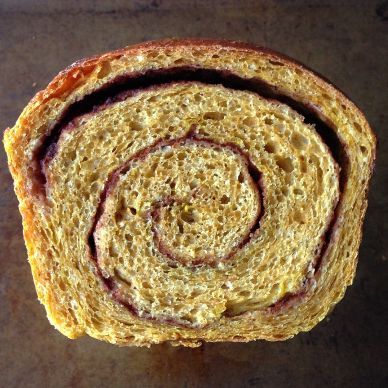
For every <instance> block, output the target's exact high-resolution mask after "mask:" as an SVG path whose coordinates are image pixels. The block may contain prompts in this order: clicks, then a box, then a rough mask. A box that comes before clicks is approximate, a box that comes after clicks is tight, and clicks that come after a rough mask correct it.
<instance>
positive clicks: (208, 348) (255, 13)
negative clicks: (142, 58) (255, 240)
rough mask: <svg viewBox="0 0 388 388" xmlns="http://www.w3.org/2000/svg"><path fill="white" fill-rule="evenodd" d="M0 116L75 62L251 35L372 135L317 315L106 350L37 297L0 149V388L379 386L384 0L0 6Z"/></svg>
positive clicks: (383, 285) (386, 368) (386, 121)
mask: <svg viewBox="0 0 388 388" xmlns="http://www.w3.org/2000/svg"><path fill="white" fill-rule="evenodd" d="M0 20H1V22H0V52H1V62H0V127H1V128H3V129H4V128H6V127H7V126H10V125H13V123H14V122H15V120H16V118H17V116H18V115H19V113H20V112H21V110H22V109H23V107H24V106H25V104H26V103H27V102H28V100H29V99H30V98H31V97H32V96H33V95H34V93H35V92H36V91H38V90H39V89H41V88H43V87H44V86H45V85H46V84H47V83H48V82H49V81H50V80H51V78H52V77H53V76H54V75H55V74H56V73H57V72H58V71H59V70H61V69H62V68H64V67H65V66H67V65H68V64H70V63H71V62H73V61H75V60H76V59H79V58H82V57H86V56H89V55H93V54H96V53H102V52H105V51H109V50H111V49H114V48H119V47H122V46H125V45H128V44H130V43H135V42H140V41H144V40H148V39H157V38H162V37H187V36H189V37H213V38H228V39H239V40H243V41H248V42H254V43H258V44H260V45H265V46H268V47H271V48H273V49H275V50H278V51H281V52H283V53H285V54H288V55H290V56H292V57H294V58H296V59H298V60H300V61H302V62H304V63H306V64H307V65H309V66H310V67H312V68H313V69H315V70H317V71H319V72H321V73H322V74H324V75H325V76H326V77H328V78H329V79H330V80H332V81H333V82H334V83H335V84H336V85H337V86H338V87H340V88H341V89H342V90H344V91H345V93H346V94H348V95H349V96H351V97H352V99H353V100H354V101H355V102H356V103H357V104H358V105H359V106H360V107H361V109H362V110H363V111H364V112H365V114H366V116H367V118H368V119H369V121H370V123H371V125H372V127H373V128H374V129H375V131H376V132H377V135H378V137H379V143H380V144H379V151H378V159H377V165H376V171H375V174H374V177H373V181H372V187H371V191H370V205H369V209H368V213H367V218H366V224H365V227H364V239H363V243H362V246H361V251H360V258H359V267H358V272H357V277H356V280H355V282H354V285H353V286H352V287H351V288H349V289H348V291H347V293H346V296H345V299H344V300H343V301H342V302H341V303H340V304H339V305H338V306H337V308H336V309H335V310H334V311H333V313H332V314H331V315H330V317H329V318H327V319H326V320H325V321H324V322H322V323H321V324H319V325H318V326H317V327H316V328H315V329H313V330H312V331H311V332H310V333H306V334H300V335H298V336H297V337H295V338H294V339H292V340H289V341H287V342H283V343H267V342H256V343H249V344H206V345H204V346H202V347H201V348H198V349H184V348H173V347H171V346H169V345H161V346H154V347H152V348H150V349H136V348H117V347H114V346H112V345H108V344H105V343H101V342H98V341H95V340H92V339H90V338H82V339H79V340H75V341H72V340H69V339H67V338H65V337H63V336H62V335H61V334H59V333H58V332H57V331H56V330H55V329H53V328H52V327H51V326H50V324H49V322H48V321H47V319H46V317H45V312H44V308H43V307H42V306H41V305H40V304H39V303H38V302H37V299H36V294H35V290H34V286H33V282H32V277H31V273H30V268H29V265H28V262H27V259H26V250H25V247H24V243H23V238H22V228H21V219H20V216H19V213H18V209H17V201H16V198H15V195H14V193H13V188H12V181H11V177H10V175H9V173H8V170H7V166H6V157H5V153H4V150H3V148H2V147H1V148H0V327H1V329H0V386H6V387H11V386H12V387H42V386H45V387H97V386H98V387H104V386H109V387H121V386H130V387H167V386H169V387H205V386H216V387H229V386H230V387H244V386H247V387H249V386H257V387H302V386H303V387H304V386H309V387H322V386H330V387H344V386H352V387H364V386H368V387H384V386H385V387H386V386H388V362H387V360H388V334H387V322H388V304H387V302H386V299H387V294H388V282H387V273H388V272H387V271H388V128H387V126H388V109H387V107H388V66H387V64H388V1H384V0H380V1H361V0H360V1H350V0H348V1H345V0H344V1H337V0H332V1H304V0H294V1H276V0H268V1H250V0H249V1H241V0H240V1H232V0H229V1H213V2H211V1H206V0H201V1H198V0H197V1H184V0H171V1H157V0H153V1H123V0H114V1H109V2H105V1H92V0H87V1H75V0H69V1H60V0H52V1H46V2H43V1H33V0H19V1H17V2H15V1H12V0H3V1H1V3H0Z"/></svg>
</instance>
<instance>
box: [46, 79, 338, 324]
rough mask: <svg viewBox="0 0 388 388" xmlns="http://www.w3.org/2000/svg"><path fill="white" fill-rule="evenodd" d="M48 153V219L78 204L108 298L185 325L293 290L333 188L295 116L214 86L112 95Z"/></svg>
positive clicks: (331, 174) (334, 176) (317, 147)
mask: <svg viewBox="0 0 388 388" xmlns="http://www.w3.org/2000/svg"><path fill="white" fill-rule="evenodd" d="M108 120H109V121H108ZM105 123H108V124H105ZM49 154H50V155H49V156H46V159H45V162H44V165H45V174H46V179H47V184H46V187H47V192H48V198H49V199H50V200H51V201H52V202H53V203H56V204H59V205H58V209H57V212H58V213H57V214H58V219H61V218H62V217H65V216H66V214H69V213H70V214H77V215H78V214H82V218H80V219H77V220H76V222H77V224H78V226H77V228H76V230H79V229H81V230H82V229H83V230H84V231H88V234H87V235H86V236H85V232H84V241H85V242H88V244H89V251H90V252H91V256H92V260H93V261H95V262H96V266H97V269H98V273H99V274H100V276H101V278H102V279H103V280H104V282H105V284H106V286H107V290H108V292H109V293H110V295H111V296H112V298H113V299H114V300H116V301H117V302H119V303H121V304H123V305H124V306H126V307H127V308H128V309H129V310H130V311H131V312H132V313H135V314H136V315H138V316H140V317H143V318H152V319H157V320H161V321H163V322H172V323H173V324H178V325H185V326H190V327H202V326H205V325H208V324H211V323H212V322H214V321H215V320H219V319H220V318H221V317H223V316H225V317H227V316H230V317H231V316H236V315H239V314H242V313H245V312H247V311H250V310H252V309H265V308H268V307H270V306H274V305H276V303H277V302H278V301H279V300H282V298H284V297H289V296H290V295H298V294H300V290H301V289H302V288H303V287H304V285H305V284H306V279H307V278H308V277H309V276H311V273H312V272H314V268H315V264H316V259H317V258H318V257H319V255H320V252H321V248H322V245H323V242H324V240H323V239H324V235H325V233H326V231H327V229H328V226H329V224H330V222H331V219H332V217H333V212H334V209H335V207H336V205H337V202H338V198H339V184H338V173H337V165H336V163H335V161H334V160H333V158H332V157H331V155H330V153H329V152H328V149H327V147H326V145H325V144H324V143H323V142H322V140H321V139H320V137H319V136H318V135H317V134H316V133H315V131H314V129H313V128H312V127H311V126H309V125H307V124H305V123H304V122H303V118H302V117H301V116H299V115H298V114H297V113H296V112H294V111H293V110H292V109H291V108H289V107H288V106H286V105H283V104H281V103H278V102H276V101H270V100H266V99H263V98H262V97H260V96H259V95H257V94H255V93H252V92H247V91H240V90H232V89H229V88H225V87H223V86H220V85H206V84H202V83H197V82H183V83H179V82H177V83H175V84H167V85H163V86H159V87H157V88H152V87H151V88H146V89H143V90H139V91H138V92H137V93H135V94H130V95H125V97H123V96H121V98H120V99H119V100H117V101H115V102H111V103H109V104H106V105H104V106H102V107H101V108H100V109H99V110H97V111H96V112H93V113H90V114H87V115H83V116H81V117H78V118H76V119H74V120H73V121H72V122H71V123H69V124H68V125H67V127H66V128H64V129H62V131H61V134H60V136H59V138H58V141H57V143H56V151H55V152H51V153H49ZM59 169H60V170H61V173H58V172H57V170H59ZM64 186H66V187H67V188H68V190H69V194H70V195H69V197H68V198H67V199H66V200H65V201H63V200H62V201H61V195H63V187H64ZM80 193H82V194H83V195H84V197H81V196H80ZM312 198H313V200H311V199H312ZM91 220H94V223H93V225H92V227H90V222H91ZM83 249H85V250H86V251H88V247H84V248H83ZM252 285H254V287H252Z"/></svg>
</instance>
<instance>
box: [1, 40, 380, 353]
mask: <svg viewBox="0 0 388 388" xmlns="http://www.w3.org/2000/svg"><path fill="white" fill-rule="evenodd" d="M198 48H200V49H201V50H200V51H201V52H202V54H201V55H203V56H202V57H201V58H200V59H198V61H199V62H198V63H199V66H202V65H205V66H209V65H211V66H214V68H219V67H220V66H223V63H222V60H223V58H224V60H227V59H230V58H232V59H233V58H237V60H238V58H240V57H241V58H243V60H244V61H246V62H247V63H248V62H249V61H251V58H253V57H255V56H257V58H259V59H260V61H262V62H263V63H269V66H270V64H271V61H272V62H273V63H272V65H273V66H274V67H273V69H275V68H276V66H278V65H279V67H281V68H284V67H285V68H287V69H288V70H289V71H290V72H292V73H293V74H295V77H301V78H305V79H308V80H309V83H310V85H311V86H312V87H315V88H316V90H315V91H314V93H315V95H317V93H321V94H322V96H323V97H317V101H318V102H321V101H320V98H326V97H324V95H326V96H328V97H329V101H335V102H334V104H333V105H334V107H335V108H333V109H337V111H338V113H337V116H338V117H339V118H338V120H337V116H336V115H335V114H334V113H333V112H332V111H330V110H329V108H328V107H329V103H328V104H326V102H323V101H322V104H321V105H319V106H318V110H319V111H320V112H321V116H322V117H321V118H323V119H324V120H326V121H327V122H330V123H331V125H334V126H335V127H336V130H337V131H339V135H340V140H341V142H342V143H343V144H344V146H345V151H346V152H348V153H349V155H350V159H351V161H350V170H349V176H348V179H349V180H348V182H350V183H347V186H346V187H345V192H344V198H345V199H344V202H345V203H344V204H342V206H341V209H340V210H339V221H338V223H337V225H336V228H337V229H338V230H337V231H336V232H335V233H333V238H332V239H331V240H330V242H329V247H328V248H327V255H328V259H327V265H328V266H330V265H333V266H334V268H336V266H337V264H338V262H340V264H338V267H339V268H340V272H339V275H338V277H337V278H333V279H334V280H332V281H333V282H335V284H337V286H336V290H335V291H333V295H332V296H331V297H330V298H329V299H324V297H323V296H322V295H323V294H322V292H324V285H321V284H320V282H322V280H320V279H319V278H318V279H317V282H318V285H317V288H316V289H313V290H312V291H311V294H310V296H309V299H308V301H307V302H306V306H310V305H311V306H312V307H311V311H310V310H308V309H310V307H306V308H305V307H303V306H302V307H301V308H300V309H301V311H300V312H299V313H298V314H299V315H300V316H303V314H306V318H305V321H304V322H301V321H300V320H299V321H297V322H296V323H295V326H293V325H294V324H293V323H292V321H293V320H294V318H293V317H294V315H293V314H294V312H292V311H291V312H283V313H282V314H283V315H282V314H280V315H279V317H280V321H281V320H282V319H283V318H281V317H284V324H282V323H280V324H278V323H276V322H275V321H277V320H278V318H275V319H274V317H273V316H268V317H267V318H265V320H264V321H263V322H264V323H263V324H262V325H263V326H260V325H259V326H258V327H253V326H252V325H253V324H252V323H249V319H250V318H249V316H250V314H246V315H247V316H246V317H244V316H243V317H239V318H236V319H235V320H231V323H230V326H229V327H228V328H226V329H221V328H219V327H216V328H214V329H210V330H209V331H208V332H205V331H202V332H199V333H192V332H190V330H188V331H180V330H175V331H174V330H173V329H171V330H170V329H168V330H167V329H166V330H167V331H166V332H163V333H162V334H161V335H160V336H158V335H156V334H155V333H156V332H157V330H158V327H157V326H156V329H155V327H154V326H153V325H154V324H153V323H150V325H151V326H147V327H148V328H147V330H148V329H149V330H151V332H152V333H154V334H151V335H149V336H148V337H147V336H145V337H144V338H143V339H142V340H141V339H139V338H137V339H135V340H134V339H133V338H129V337H127V338H126V337H125V336H123V334H122V333H116V334H115V333H109V334H104V333H102V332H98V331H96V330H94V329H92V328H88V327H85V325H84V324H82V323H81V322H80V319H79V317H78V318H77V317H76V316H75V315H74V312H72V311H71V309H67V310H66V309H63V308H62V307H61V306H60V295H58V293H57V291H56V290H55V289H54V287H53V285H52V283H51V274H50V271H49V270H48V268H47V267H46V260H48V258H49V257H50V255H51V254H52V253H51V250H50V247H49V245H48V244H47V241H45V238H43V237H42V228H41V227H40V226H39V225H37V220H39V219H40V218H41V217H42V212H44V209H43V208H42V206H41V204H40V200H37V198H36V195H35V193H33V192H31V182H30V181H29V177H30V176H31V171H30V163H29V161H30V159H29V158H31V152H32V151H33V149H35V147H36V144H37V143H38V142H39V139H40V138H41V136H42V135H44V134H47V133H48V131H49V130H50V128H51V127H52V125H53V123H55V121H56V120H58V117H59V116H60V115H61V112H63V110H64V109H65V108H66V106H68V105H69V104H71V103H72V102H73V101H76V100H77V99H79V98H82V96H84V95H85V94H88V93H90V91H92V90H93V89H94V88H96V87H98V86H99V84H97V81H96V80H98V79H97V78H96V71H97V69H99V68H100V67H101V68H103V66H104V64H106V63H110V64H112V63H113V61H120V60H121V59H124V60H129V61H132V60H133V58H136V57H141V56H144V57H145V58H147V55H148V54H149V53H150V51H152V52H161V53H166V52H167V51H168V52H174V50H178V49H179V50H180V52H181V55H182V56H183V57H184V56H185V55H187V57H188V56H189V55H193V57H194V61H195V60H196V59H195V57H196V55H199V53H198V54H196V53H195V50H196V49H198ZM185 50H186V51H185ZM192 53H194V54H192ZM211 53H215V55H218V56H221V59H219V60H218V58H215V59H214V62H212V61H213V59H212V60H210V59H208V58H207V57H206V55H207V54H209V55H210V54H211ZM147 60H149V61H150V62H151V61H152V60H153V59H152V58H150V59H146V60H145V62H146V67H147ZM187 60H188V62H190V61H191V63H192V61H193V60H192V59H190V60H189V59H187ZM165 61H167V62H168V56H167V59H165ZM217 61H219V62H218V63H217ZM125 63H127V62H125ZM249 63H250V62H249ZM260 63H261V62H260ZM171 65H173V63H171V62H170V63H167V66H171ZM121 66H123V65H121ZM152 66H155V65H152ZM235 68H236V69H238V67H237V65H236V66H235ZM269 69H272V68H269ZM273 69H272V70H271V71H274V70H273ZM132 71H133V70H132ZM249 71H250V70H249V69H248V68H244V69H242V70H241V74H244V75H246V76H247V77H248V76H251V73H249ZM255 71H256V70H255ZM269 71H270V70H268V72H269ZM103 73H104V72H103ZM111 73H112V77H114V76H117V75H120V74H122V71H121V70H120V71H119V70H112V69H111V68H109V69H108V70H106V74H102V78H101V84H103V83H104V82H107V79H108V81H109V76H110V74H111ZM248 73H249V74H248ZM252 74H253V73H252ZM266 81H267V80H266ZM280 82H281V81H280ZM273 86H274V88H276V90H279V93H280V94H285V95H288V96H292V98H295V99H296V100H298V101H301V102H303V103H307V102H308V101H307V98H308V97H309V91H308V90H306V91H305V94H304V95H302V92H301V90H299V91H296V90H293V89H291V87H289V86H287V85H285V86H284V88H283V90H281V87H282V86H281V85H280V84H278V85H273ZM287 88H288V89H287ZM310 90H311V89H310ZM77 93H78V94H77ZM312 97H314V95H313V96H312ZM53 101H54V103H53ZM312 104H313V106H315V107H316V106H317V105H316V104H317V102H314V103H312ZM325 104H326V105H325ZM341 105H342V107H341ZM57 106H59V107H60V108H58V109H57ZM330 115H331V117H329V116H330ZM336 120H337V122H335V121H336ZM350 120H353V123H350ZM348 125H350V126H353V127H354V133H355V134H358V136H359V140H355V139H356V136H355V135H354V134H353V133H351V131H350V129H349V128H350V127H349V126H348ZM342 127H343V128H342ZM357 141H360V144H361V147H363V150H364V151H363V152H366V156H365V158H366V162H365V163H364V164H363V165H362V166H361V165H360V166H357V163H359V162H360V161H361V160H362V158H361V157H358V156H357V155H356V156H354V155H355V153H356V152H357V151H356V148H357V147H358V145H357V143H356V142H357ZM4 143H5V148H6V152H7V155H8V160H9V167H10V170H11V173H12V175H13V178H14V181H15V191H16V194H17V196H18V198H19V202H20V211H21V213H22V216H23V227H24V238H25V241H26V245H27V250H28V255H29V260H30V264H31V267H32V272H33V276H34V281H35V285H36V288H37V292H38V296H39V299H40V300H41V301H42V303H44V304H45V306H46V308H47V310H48V315H49V318H50V320H51V321H52V323H53V324H54V325H55V326H56V327H58V328H59V329H60V330H61V332H63V333H64V334H65V335H67V336H69V337H70V338H75V337H78V336H80V335H82V334H84V333H85V332H87V333H88V334H90V335H92V336H95V337H96V338H101V339H105V340H108V341H110V342H115V343H121V344H137V345H149V344H151V343H153V342H161V341H163V340H170V341H175V342H176V343H179V344H183V345H185V346H197V345H198V343H199V341H201V340H206V341H225V340H228V341H241V342H245V341H249V340H252V339H257V338H264V339H267V340H279V339H286V338H289V337H291V336H293V335H294V334H295V333H297V332H299V331H303V330H309V329H310V328H311V327H313V326H314V325H315V324H316V323H318V321H320V320H321V319H323V317H324V316H325V315H326V313H327V311H329V310H330V309H331V308H332V307H333V306H334V305H335V303H337V302H338V301H339V300H340V299H341V298H342V296H343V294H344V292H345V289H346V286H347V285H349V284H351V282H352V279H353V277H354V272H355V267H356V262H357V251H358V246H359V244H360V241H361V226H362V222H363V218H364V215H365V210H366V206H367V188H368V182H369V179H370V177H371V174H372V169H373V165H374V159H375V153H376V147H375V143H376V137H375V135H374V133H373V132H372V130H371V129H370V127H369V125H368V123H367V121H366V119H365V117H364V115H363V114H362V112H361V111H360V110H359V109H358V108H357V107H356V106H355V104H354V103H352V102H351V101H350V100H349V99H348V98H347V97H346V96H345V95H344V94H343V93H342V92H340V91H339V90H338V89H336V88H335V87H334V86H333V85H332V84H329V83H328V81H327V80H324V79H323V77H322V76H319V75H318V74H317V73H314V72H313V71H311V70H310V69H308V68H307V67H305V66H304V65H301V64H300V63H298V62H297V61H295V60H293V59H291V58H288V57H286V56H284V55H282V54H279V53H276V52H274V51H272V50H269V49H266V48H262V47H257V46H254V45H250V44H245V43H241V42H234V41H221V40H202V39H184V40H178V39H177V40H175V39H173V40H163V41H152V42H146V43H143V44H139V45H135V46H130V47H127V48H124V49H120V50H116V51H112V52H110V53H107V54H104V55H101V56H96V57H93V58H89V59H84V60H80V61H77V62H76V63H74V64H72V65H71V66H69V67H68V68H66V69H65V70H63V71H62V72H61V73H59V74H58V76H56V77H55V78H54V79H53V81H52V82H51V83H50V84H49V85H48V86H47V88H46V89H45V90H43V91H40V92H39V93H37V94H36V96H35V97H34V98H33V99H32V100H31V101H30V103H29V104H28V105H27V107H26V108H25V109H24V111H23V113H22V114H21V116H20V117H19V119H18V122H17V123H16V125H15V127H14V128H12V129H8V130H7V131H6V132H5V134H4ZM357 149H358V148H357ZM360 152H361V151H358V153H360ZM357 174H358V176H359V177H360V179H361V180H362V181H363V182H362V183H361V186H360V187H359V188H356V189H357V190H358V191H357V192H358V193H359V194H360V195H361V197H362V198H359V199H353V197H352V195H351V193H350V192H351V191H352V190H355V188H354V187H355V186H354V185H355V184H356V183H357V182H356V180H355V178H354V175H357ZM361 177H362V178H361ZM353 200H354V203H350V204H349V202H348V201H353ZM348 205H349V206H350V205H351V209H350V208H347V206H348ZM42 209H43V210H42ZM349 217H353V218H355V220H353V221H354V222H355V223H356V224H355V223H353V224H352V223H351V220H349ZM349 225H352V226H349ZM346 228H349V230H352V228H354V230H352V233H353V236H351V237H352V241H350V240H349V241H348V242H347V243H346V244H348V245H349V249H348V251H347V255H348V257H345V247H346V244H345V243H343V244H345V245H341V244H339V241H343V240H344V239H346V238H347V233H349V232H346V230H345V229H346ZM344 230H345V231H344ZM348 237H349V236H348ZM338 247H340V249H342V250H343V252H336V249H337V248H338ZM333 263H334V264H333ZM327 271H330V267H329V269H327V268H325V269H324V270H323V271H320V274H319V277H322V278H323V279H325V277H326V276H327ZM314 300H317V302H315V303H314ZM321 301H323V302H322V303H323V304H324V306H320V307H319V308H318V307H317V306H316V304H317V303H318V304H319V303H321ZM293 308H294V307H290V309H291V310H292V309H293ZM296 308H298V307H296ZM306 309H307V311H306ZM241 319H242V320H245V319H246V321H245V323H243V324H242V325H243V326H242V327H241V328H239V326H238V325H239V324H240V323H241ZM233 327H235V328H233ZM155 330H156V332H155ZM236 330H237V332H236ZM239 330H241V335H240V332H239ZM127 334H128V333H127ZM237 334H238V335H237ZM153 337H154V338H153Z"/></svg>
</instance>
